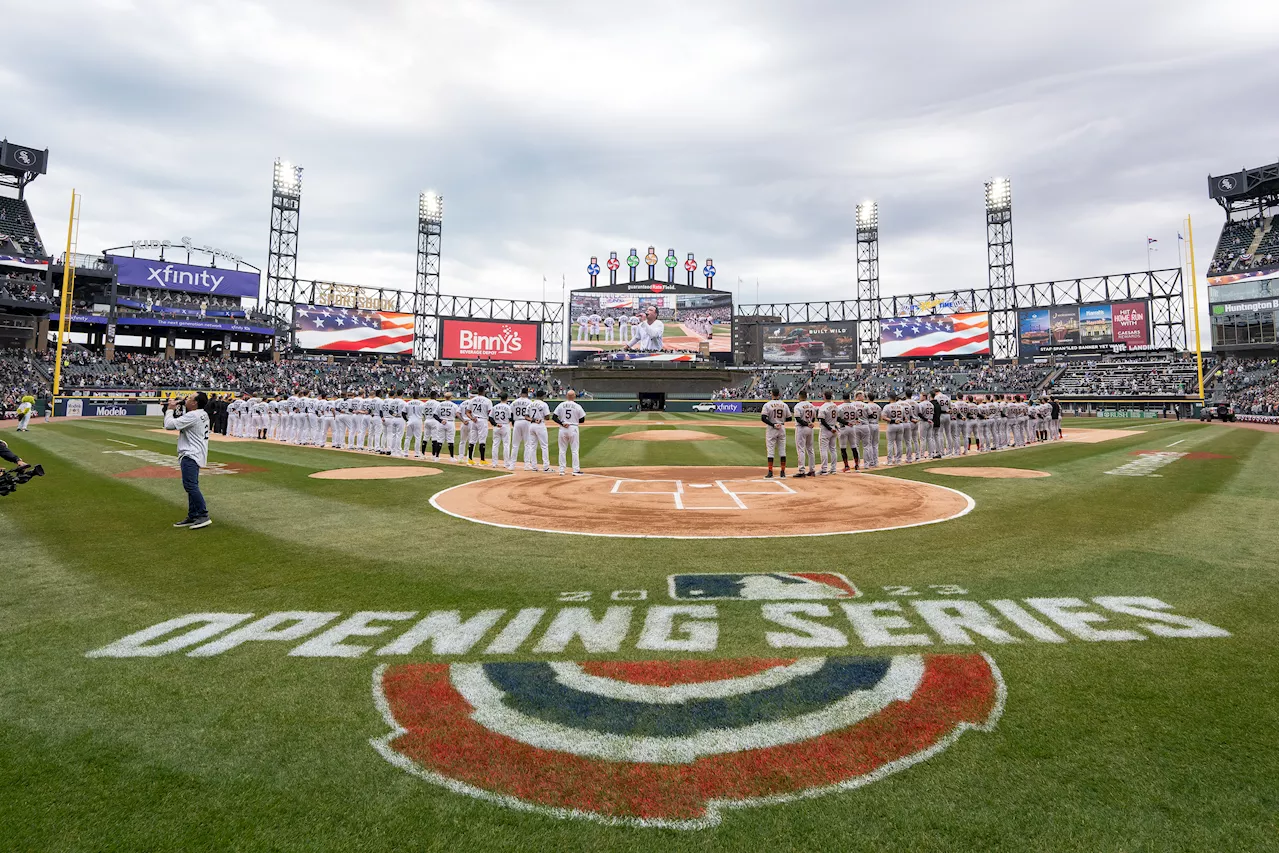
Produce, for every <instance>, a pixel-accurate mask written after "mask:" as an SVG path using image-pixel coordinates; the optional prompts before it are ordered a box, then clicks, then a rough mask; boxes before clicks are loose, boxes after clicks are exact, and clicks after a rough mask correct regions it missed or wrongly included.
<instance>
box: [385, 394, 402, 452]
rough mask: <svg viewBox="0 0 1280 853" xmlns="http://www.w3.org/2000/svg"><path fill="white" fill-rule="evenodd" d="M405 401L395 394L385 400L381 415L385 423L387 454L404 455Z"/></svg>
mask: <svg viewBox="0 0 1280 853" xmlns="http://www.w3.org/2000/svg"><path fill="white" fill-rule="evenodd" d="M404 413H405V402H404V399H403V398H402V397H401V396H400V395H399V394H397V395H396V396H395V397H394V398H393V399H390V400H387V411H386V415H385V416H384V417H383V422H384V423H385V424H386V427H387V433H386V450H385V451H384V452H385V453H386V454H387V455H388V456H404V434H405V420H404Z"/></svg>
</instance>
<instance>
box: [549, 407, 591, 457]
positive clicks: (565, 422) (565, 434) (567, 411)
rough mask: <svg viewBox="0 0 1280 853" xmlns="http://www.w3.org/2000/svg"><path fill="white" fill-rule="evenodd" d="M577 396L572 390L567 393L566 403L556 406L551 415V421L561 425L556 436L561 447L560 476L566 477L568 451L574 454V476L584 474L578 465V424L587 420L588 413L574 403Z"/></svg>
mask: <svg viewBox="0 0 1280 853" xmlns="http://www.w3.org/2000/svg"><path fill="white" fill-rule="evenodd" d="M576 396H577V394H575V393H574V390H573V389H572V388H570V389H569V390H568V391H566V392H565V395H564V402H563V403H561V404H560V405H558V406H556V410H555V411H554V412H552V413H551V419H552V420H553V421H555V422H556V423H558V424H559V425H560V434H559V435H558V436H556V443H557V444H558V445H559V447H560V476H561V477H563V476H564V461H565V456H567V455H569V454H568V453H567V452H566V450H571V451H572V452H573V475H574V476H575V477H576V476H579V475H580V474H581V473H582V466H581V465H580V464H578V424H580V423H582V422H583V421H585V420H586V419H587V413H586V412H585V411H583V409H582V407H581V406H579V405H578V404H577V403H576V402H574V398H575V397H576Z"/></svg>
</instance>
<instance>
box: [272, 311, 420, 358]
mask: <svg viewBox="0 0 1280 853" xmlns="http://www.w3.org/2000/svg"><path fill="white" fill-rule="evenodd" d="M293 341H294V345H295V346H297V347H298V348H299V349H305V350H316V351H319V352H368V353H383V354H387V355H412V354H413V315H412V314H399V313H396V312H394V311H370V310H365V309H363V308H339V307H337V306H335V305H301V304H299V305H295V306H293Z"/></svg>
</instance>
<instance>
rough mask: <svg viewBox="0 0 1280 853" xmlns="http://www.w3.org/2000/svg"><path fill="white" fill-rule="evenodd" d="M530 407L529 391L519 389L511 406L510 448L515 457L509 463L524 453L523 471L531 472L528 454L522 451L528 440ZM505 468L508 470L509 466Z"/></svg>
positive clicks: (531, 403)
mask: <svg viewBox="0 0 1280 853" xmlns="http://www.w3.org/2000/svg"><path fill="white" fill-rule="evenodd" d="M532 407H533V401H532V400H530V399H529V389H528V388H521V389H520V396H519V397H517V398H516V399H515V402H513V403H512V404H511V446H512V453H514V454H515V455H514V456H513V457H512V458H511V459H510V460H509V461H510V462H511V463H512V464H514V463H515V462H516V457H518V456H519V455H520V454H521V452H522V451H524V470H526V471H532V470H533V463H532V462H530V461H529V454H528V452H527V451H525V450H524V447H525V442H526V441H527V440H528V438H529V410H530V409H531V408H532ZM507 467H508V468H510V467H511V465H508V466H507Z"/></svg>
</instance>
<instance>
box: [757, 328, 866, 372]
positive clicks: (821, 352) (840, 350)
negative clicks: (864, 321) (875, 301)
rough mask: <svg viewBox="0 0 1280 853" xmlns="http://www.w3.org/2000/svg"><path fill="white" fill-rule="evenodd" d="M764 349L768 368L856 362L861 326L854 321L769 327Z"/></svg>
mask: <svg viewBox="0 0 1280 853" xmlns="http://www.w3.org/2000/svg"><path fill="white" fill-rule="evenodd" d="M761 349H762V352H763V356H764V361H765V363H766V364H808V363H809V362H812V361H856V360H857V354H858V324H857V321H854V320H850V321H848V322H830V323H828V322H819V323H792V324H781V325H770V326H765V327H764V328H763V330H762V340H761Z"/></svg>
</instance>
